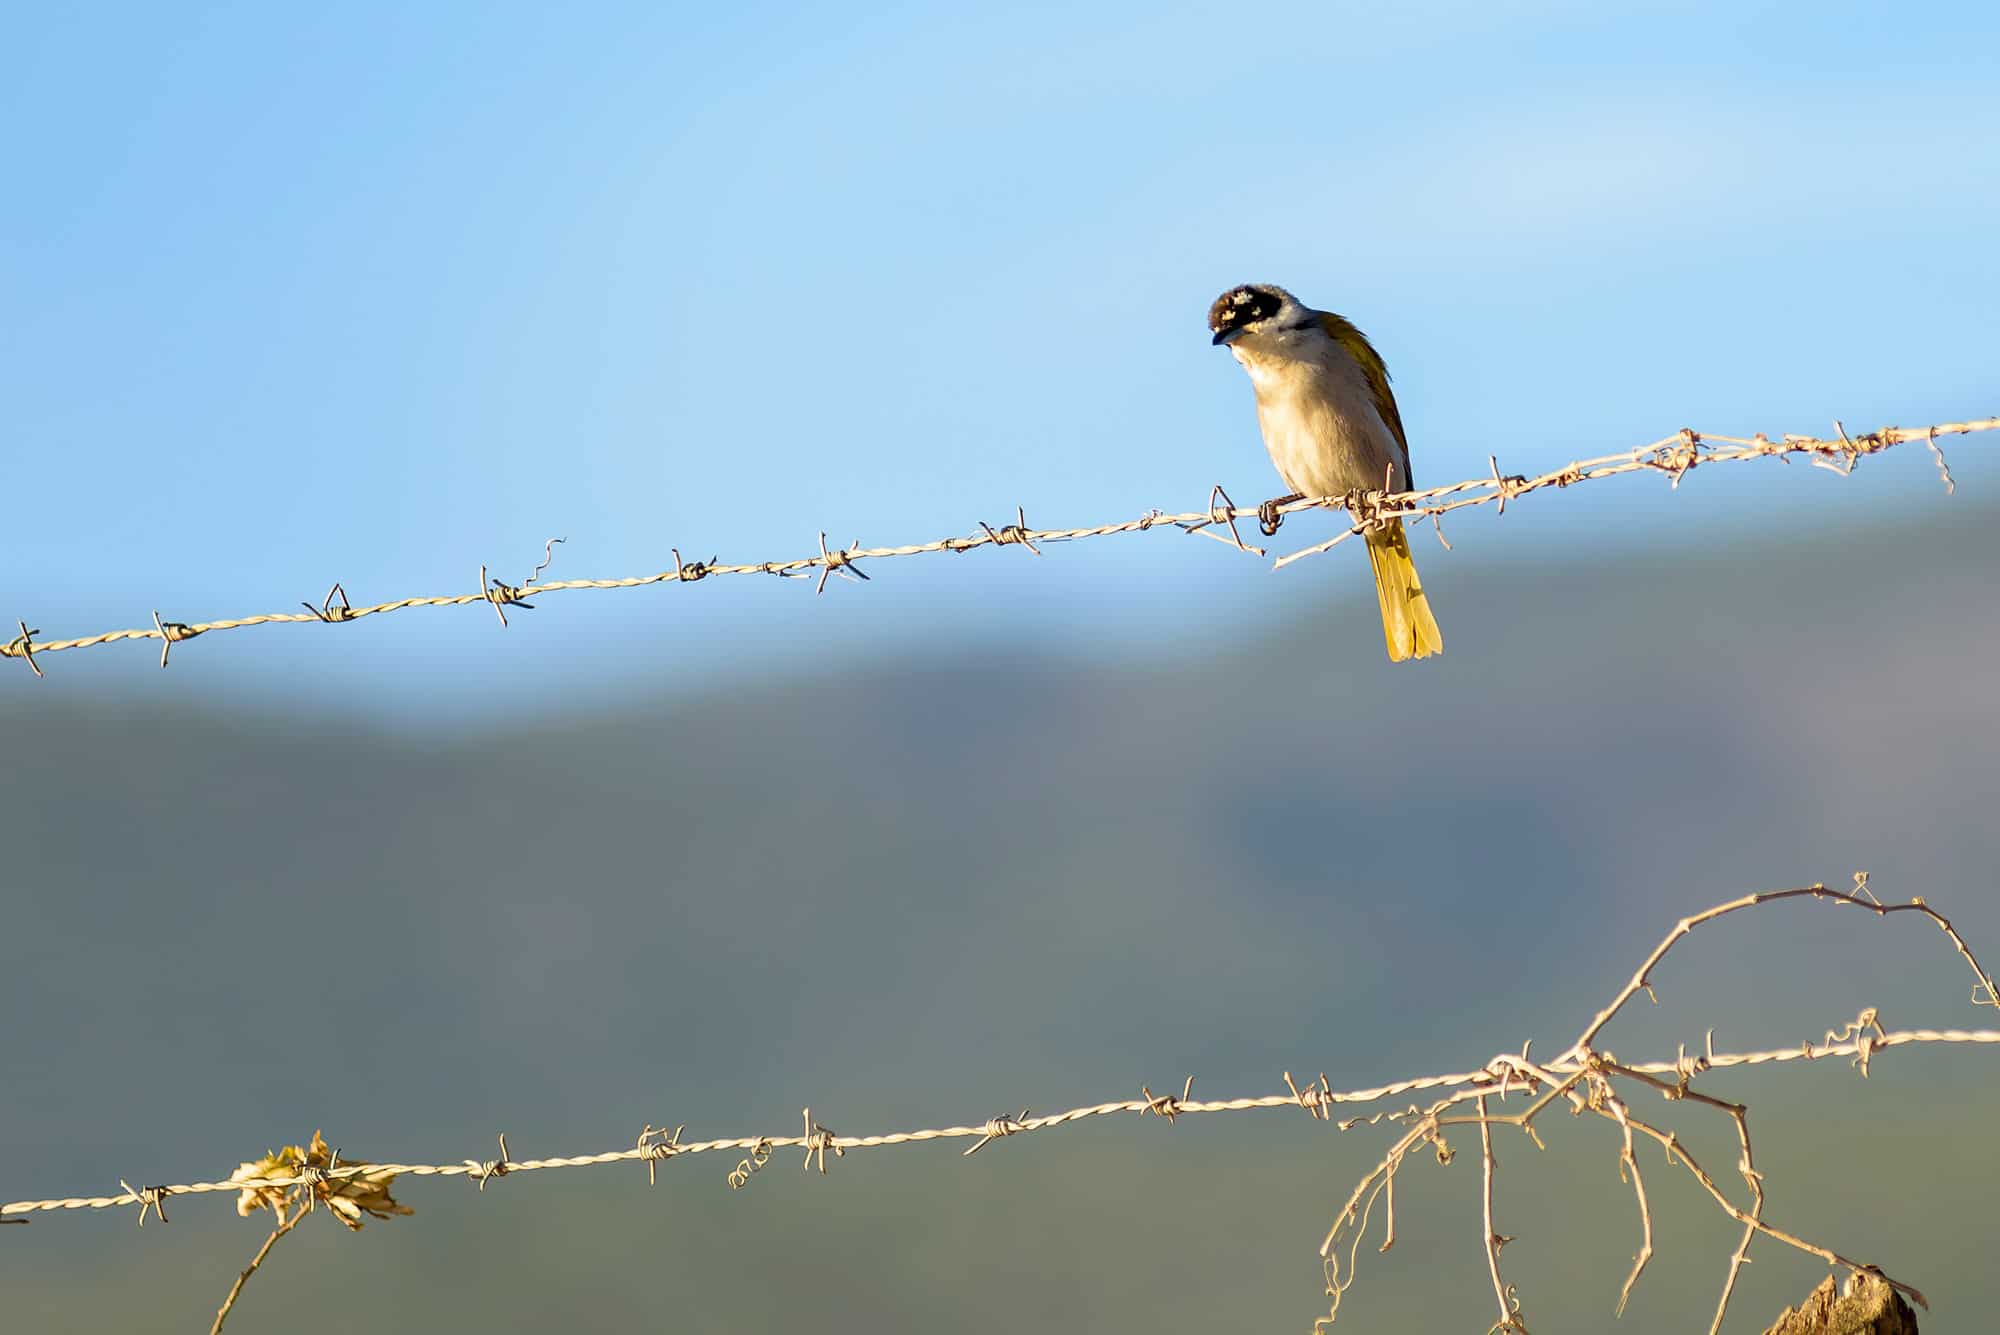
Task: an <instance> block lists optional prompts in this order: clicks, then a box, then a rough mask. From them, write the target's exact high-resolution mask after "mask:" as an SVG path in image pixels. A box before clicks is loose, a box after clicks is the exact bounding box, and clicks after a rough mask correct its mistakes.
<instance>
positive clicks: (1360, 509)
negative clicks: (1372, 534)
mask: <svg viewBox="0 0 2000 1335" xmlns="http://www.w3.org/2000/svg"><path fill="white" fill-rule="evenodd" d="M1379 494H1380V493H1378V492H1372V491H1367V490H1365V489H1363V488H1361V487H1356V488H1355V489H1354V490H1352V491H1350V492H1348V493H1347V495H1346V496H1344V497H1343V498H1342V499H1341V504H1342V505H1345V506H1346V507H1347V513H1348V514H1349V515H1350V516H1352V518H1353V520H1354V526H1355V527H1356V528H1372V527H1374V525H1375V523H1376V520H1377V519H1378V518H1379V517H1380V513H1381V507H1380V506H1379V505H1378V504H1377V502H1376V499H1375V498H1376V496H1377V495H1379Z"/></svg>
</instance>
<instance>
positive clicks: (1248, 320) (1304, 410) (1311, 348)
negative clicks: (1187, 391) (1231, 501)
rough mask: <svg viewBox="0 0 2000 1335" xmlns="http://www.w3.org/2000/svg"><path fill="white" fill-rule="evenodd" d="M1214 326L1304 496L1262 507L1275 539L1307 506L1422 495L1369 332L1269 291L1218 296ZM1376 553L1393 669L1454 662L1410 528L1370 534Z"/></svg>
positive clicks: (1270, 446) (1267, 436)
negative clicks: (1357, 497)
mask: <svg viewBox="0 0 2000 1335" xmlns="http://www.w3.org/2000/svg"><path fill="white" fill-rule="evenodd" d="M1208 327H1209V329H1210V330H1212V331H1213V332H1214V334H1215V338H1214V340H1213V341H1214V343H1215V345H1216V346H1217V347H1226V348H1228V349H1229V351H1230V354H1231V355H1232V356H1234V357H1235V358H1236V360H1237V361H1239V362H1241V363H1242V364H1243V369H1244V370H1245V371H1248V372H1249V373H1250V384H1251V387H1252V388H1254V389H1255V390H1256V391H1257V425H1258V426H1259V427H1260V428H1261V429H1262V430H1263V433H1264V448H1265V449H1267V450H1269V451H1270V452H1271V462H1272V463H1273V464H1276V465H1277V468H1278V475H1279V476H1280V477H1282V478H1284V479H1285V485H1286V486H1288V487H1290V488H1291V489H1292V492H1293V494H1292V495H1290V496H1284V497H1279V498H1277V499H1275V500H1269V501H1266V502H1264V504H1263V505H1262V506H1260V507H1259V513H1260V515H1262V517H1263V520H1264V527H1265V529H1266V530H1267V531H1269V530H1273V529H1275V528H1276V527H1277V507H1278V506H1280V505H1283V504H1284V503H1285V502H1286V501H1293V500H1297V499H1299V497H1301V496H1351V495H1353V494H1355V493H1357V492H1362V491H1373V490H1388V491H1408V490H1409V489H1410V488H1411V485H1412V484H1411V482H1410V442H1409V440H1408V438H1406V437H1405V436H1404V435H1403V419H1402V416H1401V415H1400V414H1399V413H1397V411H1396V396H1395V395H1394V394H1392V393H1391V392H1390V390H1389V368H1388V367H1386V366H1384V365H1383V364H1382V357H1381V354H1379V353H1377V352H1376V351H1375V349H1374V347H1373V346H1372V345H1370V343H1369V342H1368V340H1367V338H1366V337H1364V336H1363V335H1362V333H1361V331H1360V330H1359V329H1356V328H1355V327H1354V326H1353V325H1352V324H1351V323H1349V322H1348V321H1347V320H1346V319H1344V318H1343V317H1341V316H1338V315H1335V314H1333V313H1332V312H1331V311H1316V310H1314V309H1312V308H1311V307H1310V306H1305V305H1302V304H1301V303H1300V302H1299V299H1298V298H1297V297H1294V296H1293V295H1292V294H1291V293H1289V292H1287V291H1285V289H1283V288H1282V287H1274V286H1272V285H1271V284H1269V283H1245V284H1244V285H1243V286H1241V287H1232V288H1230V289H1229V291H1227V292H1225V293H1223V294H1222V295H1221V296H1219V297H1217V298H1216V299H1215V304H1214V305H1213V306H1210V307H1209V308H1208ZM1367 542H1368V562H1369V564H1370V565H1372V566H1373V567H1374V569H1375V594H1376V596H1377V598H1379V599H1380V601H1381V603H1382V635H1383V638H1384V640H1386V641H1387V643H1388V646H1389V661H1391V662H1393V663H1400V662H1402V661H1403V660H1404V659H1406V658H1428V657H1429V656H1430V655H1432V654H1437V653H1443V652H1444V637H1443V636H1442V635H1440V634H1439V633H1438V627H1437V622H1436V621H1435V620H1433V619H1432V617H1431V605H1430V599H1429V598H1427V597H1426V596H1425V595H1424V586H1423V585H1422V584H1421V583H1419V582H1418V580H1417V567H1416V564H1415V563H1414V562H1412V561H1411V560H1410V543H1409V539H1408V538H1406V537H1405V536H1404V535H1403V521H1402V520H1400V519H1391V520H1389V521H1388V522H1387V523H1385V524H1382V525H1380V526H1378V527H1375V528H1371V529H1369V530H1368V534H1367Z"/></svg>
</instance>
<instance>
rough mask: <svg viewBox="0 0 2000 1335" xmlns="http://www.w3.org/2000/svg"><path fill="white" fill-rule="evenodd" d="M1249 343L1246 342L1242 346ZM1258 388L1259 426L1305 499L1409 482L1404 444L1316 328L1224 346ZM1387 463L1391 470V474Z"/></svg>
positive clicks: (1350, 365) (1354, 370) (1361, 379)
mask: <svg viewBox="0 0 2000 1335" xmlns="http://www.w3.org/2000/svg"><path fill="white" fill-rule="evenodd" d="M1246 345H1248V346H1246ZM1229 350H1230V351H1231V352H1232V353H1234V354H1235V356H1236V360H1237V361H1239V362H1241V363H1242V364H1243V369H1244V370H1245V371H1247V372H1249V373H1250V383H1251V385H1252V386H1253V387H1254V388H1255V389H1256V391H1257V424H1258V425H1259V426H1260V427H1262V428H1263V432H1264V447H1265V448H1266V449H1268V450H1269V451H1270V452H1271V462H1272V463H1274V464H1276V465H1277V468H1278V474H1279V476H1281V477H1283V478H1284V479H1285V484H1286V485H1287V486H1289V487H1290V488H1291V489H1292V490H1293V491H1297V492H1301V493H1303V494H1305V495H1307V496H1341V495H1345V494H1346V493H1347V492H1350V491H1356V490H1365V491H1372V490H1380V489H1381V488H1382V487H1383V486H1384V483H1385V480H1386V482H1387V484H1388V486H1389V487H1390V489H1391V490H1401V489H1402V488H1403V487H1404V486H1406V485H1407V478H1406V477H1405V476H1404V471H1403V468H1402V447H1401V446H1400V445H1399V444H1398V443H1397V441H1396V437H1395V434H1394V433H1393V432H1391V431H1390V430H1389V427H1388V424H1387V423H1385V422H1384V421H1383V420H1382V415H1381V413H1380V412H1378V411H1377V410H1376V407H1375V399H1374V396H1373V395H1372V394H1371V393H1370V392H1369V389H1368V379H1367V377H1366V376H1365V375H1364V374H1363V373H1362V370H1361V368H1360V367H1359V366H1358V365H1356V364H1355V362H1354V359H1353V358H1351V357H1349V356H1347V354H1346V353H1345V352H1343V351H1342V350H1341V349H1340V348H1339V347H1338V346H1337V345H1336V344H1335V343H1334V342H1333V341H1332V340H1331V339H1329V338H1327V337H1326V336H1325V335H1323V334H1320V333H1319V332H1318V331H1317V330H1314V331H1309V332H1308V333H1305V334H1284V335H1266V336H1263V337H1259V338H1254V339H1252V338H1241V339H1238V340H1236V342H1235V343H1233V344H1231V345H1230V349H1229ZM1392 467H1393V472H1392V471H1391V469H1392Z"/></svg>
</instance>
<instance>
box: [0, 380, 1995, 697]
mask: <svg viewBox="0 0 2000 1335" xmlns="http://www.w3.org/2000/svg"><path fill="white" fill-rule="evenodd" d="M1835 426H1836V429H1837V430H1838V431H1839V435H1838V436H1837V437H1833V438H1823V437H1817V436H1799V435H1787V436H1782V437H1780V438H1779V439H1777V440H1772V439H1770V438H1768V437H1766V436H1764V435H1761V434H1759V435H1756V436H1750V437H1740V436H1723V435H1704V434H1701V433H1698V432H1695V431H1692V430H1682V431H1678V432H1676V433H1674V434H1673V435H1671V436H1666V437H1663V438H1661V439H1659V440H1656V441H1654V442H1652V443H1651V444H1648V445H1642V446H1639V447H1638V448H1637V449H1632V450H1627V451H1624V452H1623V453H1619V454H1607V455H1601V456H1599V457H1597V458H1594V459H1582V460H1578V461H1576V462H1574V463H1570V464H1567V465H1565V466H1564V467H1562V468H1559V469H1556V470H1554V471H1552V472H1548V473H1543V474H1541V475H1540V476H1538V477H1524V476H1515V475H1503V474H1502V473H1501V472H1500V468H1499V464H1498V461H1497V460H1492V461H1490V462H1491V463H1492V472H1491V473H1490V474H1489V475H1488V476H1485V477H1475V478H1467V479H1466V480H1464V481H1462V482H1454V483H1451V484H1449V485H1447V486H1442V487H1428V488H1424V489H1421V490H1416V491H1405V492H1386V491H1383V492H1372V491H1371V492H1365V493H1361V494H1358V495H1356V496H1351V497H1332V496H1315V497H1305V498H1301V499H1298V500H1294V501H1290V502H1287V503H1285V504H1283V505H1280V506H1277V507H1276V512H1277V514H1279V515H1288V514H1295V513H1297V512H1299V511H1301V510H1313V509H1345V510H1348V511H1349V512H1350V514H1351V515H1352V516H1353V518H1354V522H1353V523H1352V524H1351V525H1350V526H1349V527H1348V528H1347V529H1346V530H1345V531H1344V532H1342V533H1340V534H1337V535H1336V536H1334V537H1332V538H1330V539H1328V540H1326V541H1325V542H1320V543H1315V544H1313V545H1312V546H1310V547H1305V548H1302V549H1300V550H1299V551H1295V552H1292V553H1290V554H1288V555H1285V556H1281V557H1279V558H1278V559H1277V560H1276V561H1275V562H1274V566H1275V567H1277V568H1282V567H1284V566H1286V565H1289V564H1291V563H1292V562H1294V561H1298V560H1301V559H1303V558H1305V557H1308V556H1314V555H1317V554H1319V553H1321V552H1324V551H1328V550H1330V549H1332V548H1334V547H1337V546H1339V545H1340V544H1341V543H1342V542H1345V541H1346V540H1348V539H1349V538H1352V537H1355V536H1357V535H1359V534H1362V533H1365V532H1367V531H1368V530H1369V529H1371V528H1373V527H1376V526H1378V525H1379V524H1381V523H1383V522H1385V521H1387V520H1390V519H1398V518H1423V517H1435V516H1441V515H1445V514H1449V513H1451V512H1453V511H1455V510H1461V509H1465V508H1468V507H1471V506H1479V505H1491V504H1496V503H1497V504H1498V505H1499V507H1500V511H1501V513H1503V514H1504V513H1505V512H1506V508H1507V503H1508V502H1509V501H1510V500H1514V499H1518V498H1519V497H1522V496H1525V495H1528V494H1530V493H1532V492H1536V491H1542V490H1545V489H1547V488H1550V487H1554V488H1559V489H1560V488H1567V487H1572V486H1575V485H1577V484H1578V483H1582V482H1590V481H1595V480H1598V479H1601V478H1607V477H1616V476H1619V475H1621V474H1625V473H1638V472H1658V473H1664V474H1666V475H1667V476H1669V477H1670V478H1671V479H1672V480H1673V482H1674V483H1675V485H1679V482H1680V479H1681V478H1682V477H1684V476H1685V475H1686V474H1688V473H1689V472H1691V471H1693V470H1694V469H1695V468H1698V467H1702V466H1704V465H1707V464H1715V463H1730V462H1740V461H1744V460H1749V459H1766V458H1785V459H1789V458H1790V457H1792V456H1794V455H1797V456H1801V457H1805V458H1809V459H1810V460H1811V461H1812V463H1813V464H1814V465H1816V466H1819V467H1825V468H1829V469H1832V470H1833V471H1835V472H1838V473H1841V474H1843V475H1844V474H1846V473H1848V472H1851V471H1852V470H1853V468H1854V465H1855V464H1856V463H1857V462H1858V461H1859V460H1860V459H1862V458H1863V457H1865V456H1867V455H1871V454H1879V453H1881V452H1882V451H1883V450H1887V449H1891V448H1893V447H1895V446H1898V445H1903V444H1907V443H1910V442H1912V441H1923V442H1925V444H1926V445H1928V446H1929V448H1930V450H1931V451H1932V453H1933V455H1934V456H1935V457H1936V459H1937V464H1938V471H1939V475H1940V477H1941V478H1942V479H1943V481H1944V483H1945V485H1946V487H1947V488H1948V489H1949V488H1950V487H1951V486H1952V480H1951V473H1950V470H1949V468H1948V467H1947V466H1946V465H1945V461H1944V455H1943V453H1942V451H1940V450H1939V449H1938V444H1937V442H1938V438H1939V437H1941V436H1962V435H1970V434H1973V433H1977V432H1986V431H1995V430H2000V417H1988V418H1981V419H1977V420H1972V421H1964V422H1940V423H1937V424H1935V425H1932V426H1921V427H1893V426H1892V427H1884V428H1882V429H1881V430H1879V431H1870V432H1863V433H1860V434H1855V435H1850V434H1849V433H1848V432H1847V431H1846V430H1845V428H1842V427H1840V425H1839V423H1837V422H1836V423H1835ZM1217 497H1219V498H1220V499H1221V501H1222V502H1223V503H1220V504H1214V505H1212V506H1211V507H1210V508H1209V509H1206V510H1193V511H1186V512H1183V513H1180V514H1165V513H1162V512H1159V511H1149V512H1147V513H1146V514H1144V515H1141V516H1140V517H1139V518H1137V519H1127V520H1121V521H1118V522H1115V523H1109V524H1096V525H1090V526H1086V527H1082V528H1050V529H1036V528H1030V527H1028V523H1027V516H1026V514H1025V513H1024V512H1022V511H1019V510H1017V511H1016V513H1017V515H1018V516H1019V522H1017V523H1013V524H1008V525H1005V526H1003V527H1000V528H995V527H993V526H992V525H990V524H981V525H980V529H981V531H980V532H978V533H972V534H967V535H964V536H959V537H948V538H938V539H935V540H933V541H930V542H919V543H908V544H903V545H900V546H890V547H862V546H860V545H859V544H858V543H857V544H856V545H854V546H851V547H847V548H832V549H829V548H828V547H827V545H826V540H825V535H824V534H822V535H821V537H820V543H819V547H820V550H819V551H818V553H816V554H813V555H808V556H801V557H793V558H790V559H788V560H781V561H758V562H749V563H727V562H718V561H705V562H704V561H696V562H683V561H682V560H681V559H680V556H679V554H678V552H677V553H676V554H675V558H674V568H673V569H672V570H663V571H659V572H656V573H654V574H650V575H635V576H630V577H627V578H623V579H568V580H551V581H549V582H547V583H537V582H535V577H534V576H530V578H529V582H527V583H525V584H522V585H519V586H515V585H510V584H506V583H504V582H502V581H500V580H497V579H495V580H492V581H490V583H489V581H488V579H487V577H486V572H485V569H484V568H483V567H482V568H481V570H480V582H479V588H478V590H477V591H476V592H472V593H458V594H444V595H439V596H434V597H421V598H398V599H394V600H392V601H390V602H384V603H374V604H370V605H367V606H362V607H351V606H348V605H347V604H346V603H345V601H343V602H342V603H341V604H340V605H339V606H334V605H332V604H331V601H330V599H331V595H329V603H328V604H326V605H324V606H323V607H322V608H320V609H318V610H315V609H313V608H312V607H311V606H310V605H308V606H307V608H306V610H305V611H302V612H267V613H260V614H258V615H254V616H245V617H229V618H224V619H222V620H217V621H197V622H192V623H186V622H176V621H163V620H161V619H160V618H159V615H158V613H155V614H154V624H153V625H152V626H150V627H146V626H142V627H137V628H134V629H129V630H112V631H104V632H101V633H98V634H95V635H83V636H78V637H76V638H72V639H54V640H43V639H38V638H36V637H37V636H39V635H40V634H41V631H40V630H39V629H34V630H31V629H29V627H28V625H27V623H26V622H25V621H23V622H21V623H19V624H20V634H18V635H17V636H15V637H14V638H13V639H12V640H10V641H7V642H5V643H0V657H5V658H22V659H26V660H27V662H28V665H29V666H30V667H31V668H33V669H34V671H35V674H36V675H37V676H40V675H41V668H40V667H39V666H37V665H36V662H35V660H36V659H37V658H38V657H39V656H41V655H44V654H53V653H62V652H65V651H67V650H71V649H91V648H96V647H98V646H101V645H107V644H115V643H117V642H119V641H121V640H161V641H163V642H164V643H163V644H162V654H161V659H160V662H161V666H163V667H164V666H165V665H166V661H167V659H166V654H165V652H164V651H165V650H166V649H168V648H170V647H171V646H172V645H174V644H178V643H180V642H181V641H183V640H190V639H193V638H195V637H196V636H198V635H207V634H210V633H212V632H216V631H225V630H242V629H245V628H247V627H250V626H268V625H286V624H296V623H311V622H321V623H329V624H338V623H345V622H349V621H358V620H360V619H361V618H363V617H370V616H378V615H381V614H383V613H387V612H401V611H404V610H407V609H410V608H419V607H464V606H468V605H470V604H473V603H486V604H489V605H490V606H492V607H493V608H494V609H495V611H496V612H498V613H499V614H500V618H501V622H502V624H503V625H504V624H505V622H506V612H505V609H506V608H508V607H515V606H523V605H526V604H525V600H526V599H527V598H530V597H533V596H536V595H539V594H545V593H567V592H573V591H576V590H581V589H635V588H641V587H644V586H646V585H650V584H672V583H683V584H686V583H694V582H695V581H698V580H702V579H707V578H709V577H710V576H716V575H776V576H797V575H803V574H805V573H807V572H808V571H812V570H818V571H819V572H820V583H819V587H820V588H821V589H824V588H825V584H826V577H827V576H828V575H829V574H835V573H840V574H850V573H851V574H856V575H858V574H860V571H859V570H858V568H857V563H859V562H861V561H876V560H885V559H888V558H891V557H903V556H920V555H925V554H928V553H932V552H968V551H972V550H973V549H975V548H979V547H1005V546H1022V547H1026V548H1028V549H1029V550H1030V551H1032V552H1036V553H1037V554H1039V547H1038V545H1037V544H1040V543H1044V542H1078V541H1081V540H1083V539H1086V538H1102V537H1110V536H1112V535H1115V534H1120V533H1138V532H1143V531H1145V530H1148V529H1152V528H1158V527H1165V526H1171V527H1175V528H1178V529H1180V530H1182V531H1183V532H1187V533H1200V534H1202V535H1204V536H1207V537H1211V538H1215V539H1217V540H1219V541H1221V542H1224V543H1229V544H1231V545H1233V546H1236V547H1238V548H1240V549H1241V550H1243V551H1245V552H1250V553H1254V554H1256V555H1259V556H1262V555H1264V552H1263V549H1261V548H1258V547H1252V546H1249V545H1247V544H1245V543H1244V542H1243V540H1242V538H1241V537H1240V536H1239V535H1238V534H1237V532H1236V529H1235V523H1236V521H1237V520H1242V519H1254V518H1257V517H1258V514H1259V507H1257V506H1239V505H1234V504H1230V503H1227V496H1226V494H1224V493H1222V492H1221V489H1220V488H1217V489H1216V492H1215V494H1214V497H1212V498H1211V499H1215V498H1217ZM1219 529H1226V530H1227V531H1228V535H1229V536H1227V537H1224V536H1223V534H1222V533H1221V532H1219V531H1217V530H1219ZM545 552H546V549H545ZM544 565H546V561H545V562H544ZM539 569H540V567H538V570H539ZM335 587H336V591H337V590H338V586H335Z"/></svg>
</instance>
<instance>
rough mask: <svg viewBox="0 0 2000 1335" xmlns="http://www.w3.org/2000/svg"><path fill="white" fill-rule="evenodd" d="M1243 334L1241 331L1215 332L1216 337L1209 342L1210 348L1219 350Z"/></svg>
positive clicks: (1220, 330)
mask: <svg viewBox="0 0 2000 1335" xmlns="http://www.w3.org/2000/svg"><path fill="white" fill-rule="evenodd" d="M1242 332H1243V331H1242V330H1241V329H1218V330H1216V331H1215V337H1214V338H1212V339H1210V340H1209V341H1208V342H1209V346H1210V347H1216V348H1219V347H1221V346H1222V345H1223V344H1225V343H1227V342H1229V340H1230V339H1232V338H1235V337H1236V336H1237V335H1238V334H1240V333H1242Z"/></svg>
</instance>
